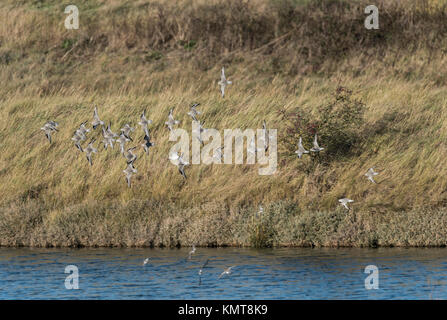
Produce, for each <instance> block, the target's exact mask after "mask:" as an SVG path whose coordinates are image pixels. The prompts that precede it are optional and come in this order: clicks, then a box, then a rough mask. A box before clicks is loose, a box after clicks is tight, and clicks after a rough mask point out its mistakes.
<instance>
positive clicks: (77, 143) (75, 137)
mask: <svg viewBox="0 0 447 320" xmlns="http://www.w3.org/2000/svg"><path fill="white" fill-rule="evenodd" d="M71 140H73V141H74V142H75V146H76V148H78V149H79V151H81V152H84V150H82V147H81V141H84V140H85V135H82V136H80V135H79V134H78V133H77V130H76V131H75V133H74V135H73V137H72V138H71Z"/></svg>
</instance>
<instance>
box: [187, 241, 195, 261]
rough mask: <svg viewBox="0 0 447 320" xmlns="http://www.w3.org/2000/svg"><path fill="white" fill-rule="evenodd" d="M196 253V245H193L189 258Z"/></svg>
mask: <svg viewBox="0 0 447 320" xmlns="http://www.w3.org/2000/svg"><path fill="white" fill-rule="evenodd" d="M194 253H196V246H195V245H192V250H191V251H190V252H189V254H188V260H191V257H192V255H193V254H194Z"/></svg>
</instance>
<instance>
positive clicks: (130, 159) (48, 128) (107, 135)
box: [41, 68, 379, 210]
mask: <svg viewBox="0 0 447 320" xmlns="http://www.w3.org/2000/svg"><path fill="white" fill-rule="evenodd" d="M231 83H232V82H231V81H228V80H227V78H226V77H225V69H224V68H222V70H221V79H220V81H219V82H218V85H219V86H220V91H221V95H222V97H225V88H226V86H227V85H228V84H231ZM199 105H200V103H195V104H193V105H192V106H191V107H190V111H189V112H188V113H187V114H188V115H189V116H190V117H191V118H192V119H193V120H194V121H196V122H198V124H199V128H198V131H197V135H196V137H197V139H198V140H199V141H200V143H201V144H202V145H203V144H204V143H203V140H202V138H201V133H203V132H204V131H205V130H206V129H204V128H203V126H202V123H200V121H198V119H197V117H198V115H200V114H201V112H200V111H198V110H197V109H196V108H197V106H199ZM173 111H174V110H173V109H171V110H170V111H169V115H168V121H166V122H165V124H166V126H167V128H168V129H169V130H170V131H172V130H173V128H174V125H176V124H179V123H180V121H179V120H175V119H174V115H173ZM86 124H87V121H85V122H83V123H81V124H80V126H79V128H78V129H77V130H76V131H75V132H74V134H73V137H72V138H71V140H73V141H74V144H75V146H76V148H77V149H78V150H79V151H81V152H84V153H85V154H86V158H87V161H88V162H89V164H90V165H93V161H92V155H93V154H94V153H97V152H98V149H97V148H95V147H94V142H95V141H96V138H91V140H90V142H89V143H88V144H87V146H86V147H85V148H83V147H82V145H81V143H82V142H83V141H85V140H87V133H89V132H90V129H88V128H87V127H86ZM91 124H92V128H93V130H96V129H97V128H98V127H99V126H100V127H101V128H102V136H103V141H102V142H103V145H104V149H106V150H107V148H108V147H109V146H110V148H112V149H113V144H114V142H116V143H119V146H120V153H121V154H122V155H123V157H124V159H125V160H126V165H127V167H126V168H125V169H124V170H123V173H124V175H125V177H126V181H127V185H128V187H129V188H130V187H131V178H132V176H133V175H134V174H136V173H137V169H136V168H135V166H134V164H135V161H136V160H137V158H138V156H137V155H136V154H135V153H134V151H135V149H136V148H137V146H134V147H131V148H128V149H127V150H126V147H125V146H126V143H128V142H133V139H132V138H131V136H130V135H131V133H132V132H133V131H134V130H135V128H133V127H131V126H130V125H129V124H128V123H126V124H125V125H124V126H123V127H122V128H121V129H120V131H121V133H120V134H119V135H118V134H116V133H115V132H113V131H112V123H111V122H109V124H108V125H107V127H105V122H104V121H102V120H101V119H100V117H99V115H98V109H97V108H96V107H95V108H94V111H93V121H92V123H91ZM138 124H139V125H140V126H141V128H142V130H143V133H144V137H143V140H144V142H143V143H142V144H141V147H143V149H144V152H145V153H146V154H149V148H150V147H153V146H154V145H155V144H154V143H153V142H152V141H151V138H150V134H149V129H148V126H149V125H150V124H152V120H149V119H147V118H146V111H143V113H142V114H141V116H140V121H139V122H138ZM58 126H59V124H58V123H57V122H55V121H48V122H47V123H45V124H44V126H43V127H42V128H41V130H43V131H44V133H45V136H46V137H47V139H48V140H49V142H50V143H51V141H52V140H51V134H52V132H53V131H58ZM263 129H264V135H265V136H264V137H263V140H264V149H265V151H267V149H268V141H269V139H268V138H269V137H268V135H267V128H266V123H265V121H264V122H263ZM317 139H318V137H317V134H315V138H314V141H313V147H312V148H311V149H310V150H306V149H305V148H304V146H303V141H302V138H301V137H300V138H299V141H298V149H297V150H296V151H295V153H296V154H297V156H298V158H299V159H301V158H302V157H303V156H304V155H305V154H309V152H313V153H318V152H320V151H323V150H324V148H322V147H320V146H319V144H318V141H317ZM247 151H248V152H251V153H254V154H255V153H256V152H257V151H258V149H256V147H255V144H254V141H251V143H250V144H249V145H248V148H247ZM214 157H217V158H219V159H220V160H221V159H222V158H223V147H219V148H218V149H216V150H215V153H214ZM169 159H170V160H171V161H172V162H173V163H175V164H176V166H177V168H178V171H179V173H180V174H181V175H182V176H183V178H185V179H186V178H187V177H186V174H185V166H187V165H189V163H188V162H187V161H186V160H185V159H183V154H182V153H179V152H175V153H173V154H171V155H169ZM378 174H379V173H378V172H376V171H374V167H372V168H369V169H368V171H367V172H366V173H365V176H366V177H367V178H368V180H369V181H371V182H372V183H376V182H375V180H374V176H376V175H378ZM338 201H339V202H340V204H341V205H342V206H343V207H345V208H346V209H348V210H349V207H348V203H351V202H354V200H352V199H349V198H342V199H339V200H338Z"/></svg>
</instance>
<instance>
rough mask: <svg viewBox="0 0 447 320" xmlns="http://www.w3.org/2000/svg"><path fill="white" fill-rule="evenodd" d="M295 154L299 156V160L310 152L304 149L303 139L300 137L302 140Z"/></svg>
mask: <svg viewBox="0 0 447 320" xmlns="http://www.w3.org/2000/svg"><path fill="white" fill-rule="evenodd" d="M295 153H296V154H297V155H298V158H300V159H301V157H302V156H303V154H305V153H309V151H307V150H306V149H304V147H303V139H301V137H300V140H299V141H298V150H296V151H295Z"/></svg>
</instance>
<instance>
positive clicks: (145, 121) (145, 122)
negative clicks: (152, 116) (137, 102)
mask: <svg viewBox="0 0 447 320" xmlns="http://www.w3.org/2000/svg"><path fill="white" fill-rule="evenodd" d="M151 123H152V120H148V119H147V118H146V110H143V113H142V114H141V116H140V122H138V124H139V125H140V126H141V128H142V129H143V131H144V133H145V134H146V135H148V129H147V126H148V125H150V124H151Z"/></svg>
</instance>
